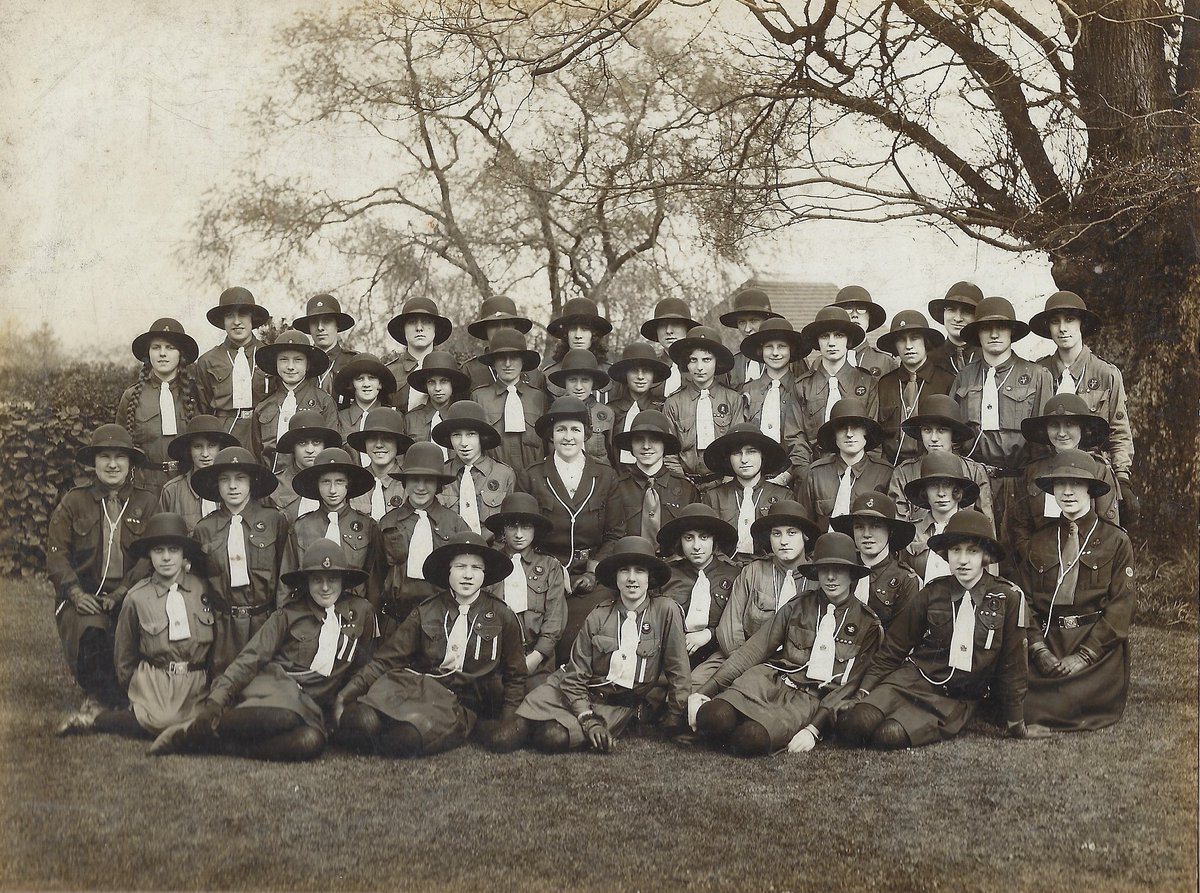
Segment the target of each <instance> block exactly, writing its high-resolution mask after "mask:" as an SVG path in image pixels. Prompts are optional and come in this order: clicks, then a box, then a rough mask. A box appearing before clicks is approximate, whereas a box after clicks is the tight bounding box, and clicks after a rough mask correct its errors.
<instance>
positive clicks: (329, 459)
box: [313, 447, 355, 468]
mask: <svg viewBox="0 0 1200 893" xmlns="http://www.w3.org/2000/svg"><path fill="white" fill-rule="evenodd" d="M354 464H355V462H354V460H353V459H351V458H350V454H349V453H347V452H346V451H345V450H343V449H342V448H341V447H326V448H325V449H323V450H321V452H319V453H317V458H316V460H315V461H314V462H313V467H314V468H316V467H317V466H319V465H354Z"/></svg>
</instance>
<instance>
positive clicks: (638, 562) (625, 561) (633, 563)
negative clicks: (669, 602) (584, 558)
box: [596, 552, 671, 597]
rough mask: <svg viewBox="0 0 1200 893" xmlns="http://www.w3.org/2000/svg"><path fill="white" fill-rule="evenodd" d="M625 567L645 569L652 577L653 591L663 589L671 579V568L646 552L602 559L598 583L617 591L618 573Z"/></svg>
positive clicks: (621, 553) (597, 576)
mask: <svg viewBox="0 0 1200 893" xmlns="http://www.w3.org/2000/svg"><path fill="white" fill-rule="evenodd" d="M623 567H644V568H645V569H646V572H647V573H648V574H649V577H650V588H651V589H661V588H662V587H663V586H665V585H667V581H668V580H670V579H671V567H670V565H668V564H667V563H666V562H665V561H663V560H662V559H661V558H656V557H655V556H653V555H647V554H646V553H645V552H617V553H614V554H612V555H609V556H608V557H607V558H601V559H600V561H599V563H598V564H597V565H596V582H597V583H599V584H600V585H601V586H607V587H609V588H610V589H616V588H617V571H619V570H620V569H621V568H623ZM618 597H619V596H618Z"/></svg>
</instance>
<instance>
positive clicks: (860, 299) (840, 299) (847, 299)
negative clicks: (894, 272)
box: [833, 285, 875, 304]
mask: <svg viewBox="0 0 1200 893" xmlns="http://www.w3.org/2000/svg"><path fill="white" fill-rule="evenodd" d="M833 300H834V303H835V304H874V303H875V301H874V299H873V298H872V297H871V293H870V292H869V291H867V290H866V289H865V288H863V287H862V286H861V285H847V286H846V287H845V288H843V289H841V290H839V291H838V293H837V297H836V298H834V299H833Z"/></svg>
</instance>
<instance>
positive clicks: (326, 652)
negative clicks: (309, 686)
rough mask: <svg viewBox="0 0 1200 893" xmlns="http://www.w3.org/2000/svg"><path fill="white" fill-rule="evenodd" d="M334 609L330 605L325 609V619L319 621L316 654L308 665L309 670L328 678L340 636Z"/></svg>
mask: <svg viewBox="0 0 1200 893" xmlns="http://www.w3.org/2000/svg"><path fill="white" fill-rule="evenodd" d="M334 607H335V606H334V605H330V606H329V607H328V608H326V609H325V619H324V620H322V621H321V632H320V634H319V635H318V636H317V653H316V654H314V655H313V659H312V663H311V664H310V665H309V669H311V670H312V671H313V672H314V673H320V674H321V675H322V676H329V675H330V674H331V673H333V661H334V658H335V657H337V644H338V638H339V637H340V636H341V634H342V621H341V619H340V618H339V617H338V615H337V612H336V611H335V610H334Z"/></svg>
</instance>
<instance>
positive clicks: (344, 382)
mask: <svg viewBox="0 0 1200 893" xmlns="http://www.w3.org/2000/svg"><path fill="white" fill-rule="evenodd" d="M317 349H318V350H320V348H317ZM322 353H324V351H322ZM414 371H415V370H414ZM360 375H374V376H375V377H376V378H378V379H379V390H380V393H382V394H383V395H385V396H386V395H387V394H391V393H393V392H395V390H396V376H395V375H394V374H393V373H392V370H391V369H389V368H388V367H387V366H385V365H383V363H380V362H378V361H376V360H359V359H353V360H351V361H350V362H349V363H347V364H346V365H345V366H343V367H342V368H341V369H339V370H338V372H337V375H335V376H334V377H333V391H334V393H335V394H342V393H347V394H348V393H350V391H352V390H353V389H354V379H356V378H357V377H358V376H360ZM409 377H410V378H411V377H412V376H411V375H410V376H409Z"/></svg>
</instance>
